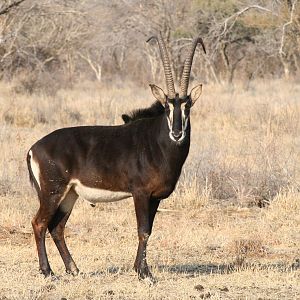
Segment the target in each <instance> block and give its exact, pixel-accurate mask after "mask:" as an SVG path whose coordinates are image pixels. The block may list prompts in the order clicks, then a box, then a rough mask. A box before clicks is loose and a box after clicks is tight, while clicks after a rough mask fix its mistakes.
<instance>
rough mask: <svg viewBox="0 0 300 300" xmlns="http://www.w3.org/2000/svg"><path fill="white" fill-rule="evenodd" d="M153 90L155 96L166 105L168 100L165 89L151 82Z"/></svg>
mask: <svg viewBox="0 0 300 300" xmlns="http://www.w3.org/2000/svg"><path fill="white" fill-rule="evenodd" d="M149 85H150V87H151V90H152V94H153V96H154V97H155V98H156V99H157V100H158V101H159V102H160V103H161V104H162V105H165V103H166V101H167V96H166V94H165V93H164V91H163V90H162V89H161V88H159V87H158V86H156V85H155V84H149Z"/></svg>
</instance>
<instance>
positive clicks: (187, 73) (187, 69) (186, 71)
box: [179, 37, 206, 99]
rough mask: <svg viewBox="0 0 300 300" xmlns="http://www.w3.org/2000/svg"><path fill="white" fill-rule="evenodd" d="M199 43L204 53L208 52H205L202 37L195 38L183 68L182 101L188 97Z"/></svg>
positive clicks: (181, 81)
mask: <svg viewBox="0 0 300 300" xmlns="http://www.w3.org/2000/svg"><path fill="white" fill-rule="evenodd" d="M198 43H200V44H201V46H202V48H203V51H204V53H205V54H206V50H205V46H204V43H203V40H202V38H200V37H198V38H195V39H194V41H193V44H192V46H191V48H190V51H189V53H188V56H187V58H186V60H185V61H184V67H183V71H182V76H181V80H180V92H179V97H180V98H181V99H183V98H185V97H186V95H187V90H188V87H189V81H190V74H191V68H192V63H193V58H194V54H195V50H196V47H197V45H198Z"/></svg>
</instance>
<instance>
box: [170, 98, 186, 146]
mask: <svg viewBox="0 0 300 300" xmlns="http://www.w3.org/2000/svg"><path fill="white" fill-rule="evenodd" d="M191 106H192V103H191V100H190V97H186V98H185V99H179V97H178V96H176V98H175V99H167V102H166V104H165V109H166V115H167V120H168V126H169V130H170V131H169V137H170V139H171V140H172V141H174V142H176V143H181V142H182V141H183V140H184V138H185V137H186V130H187V127H188V120H189V116H190V109H191Z"/></svg>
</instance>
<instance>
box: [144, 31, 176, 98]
mask: <svg viewBox="0 0 300 300" xmlns="http://www.w3.org/2000/svg"><path fill="white" fill-rule="evenodd" d="M151 39H156V40H157V42H158V46H159V50H160V55H161V59H162V62H163V65H164V70H165V77H166V84H167V90H168V97H169V98H170V99H174V98H175V88H174V81H173V76H172V71H171V66H170V61H169V56H168V51H167V48H166V45H165V42H164V40H163V38H162V35H161V32H160V33H159V36H158V37H157V36H152V37H150V38H149V39H148V40H147V43H148V42H149V41H150V40H151Z"/></svg>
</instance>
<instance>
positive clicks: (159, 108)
mask: <svg viewBox="0 0 300 300" xmlns="http://www.w3.org/2000/svg"><path fill="white" fill-rule="evenodd" d="M164 111H165V109H164V107H163V105H162V104H161V103H160V102H159V101H156V102H154V103H153V104H152V105H151V106H150V107H148V108H141V109H137V110H134V111H132V112H131V113H129V114H124V115H122V119H123V121H124V123H129V122H133V121H136V120H140V119H148V118H154V117H158V116H161V115H162V114H163V113H164Z"/></svg>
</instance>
